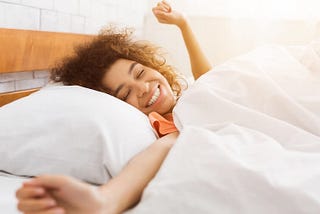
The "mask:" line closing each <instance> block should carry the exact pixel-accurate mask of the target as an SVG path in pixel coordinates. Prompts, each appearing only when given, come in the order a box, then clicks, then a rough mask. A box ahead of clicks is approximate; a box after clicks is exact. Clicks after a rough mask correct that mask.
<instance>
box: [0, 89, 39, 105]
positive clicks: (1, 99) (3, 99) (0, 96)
mask: <svg viewBox="0 0 320 214" xmlns="http://www.w3.org/2000/svg"><path fill="white" fill-rule="evenodd" d="M38 90H39V89H37V88H35V89H29V90H23V91H14V92H8V93H0V107H1V106H3V105H6V104H8V103H11V102H13V101H15V100H17V99H19V98H22V97H25V96H28V95H29V94H31V93H33V92H36V91H38Z"/></svg>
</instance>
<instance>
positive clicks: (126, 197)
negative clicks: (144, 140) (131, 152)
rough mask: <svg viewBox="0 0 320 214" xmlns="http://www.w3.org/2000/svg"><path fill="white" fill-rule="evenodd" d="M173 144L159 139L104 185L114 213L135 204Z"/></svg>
mask: <svg viewBox="0 0 320 214" xmlns="http://www.w3.org/2000/svg"><path fill="white" fill-rule="evenodd" d="M172 145H173V141H171V140H169V141H167V140H163V139H159V140H158V141H156V142H154V143H153V144H152V145H151V146H149V147H148V148H147V149H146V150H144V151H143V152H141V153H139V154H138V155H137V156H135V157H134V158H133V159H132V160H131V161H130V162H129V163H128V165H127V166H126V167H125V168H124V169H123V170H122V171H121V173H120V174H119V175H118V176H116V177H115V178H113V179H112V180H111V181H110V182H108V183H107V184H106V185H104V186H103V187H102V191H103V193H104V194H105V196H106V200H110V198H111V200H112V201H113V202H114V203H113V205H116V206H115V212H114V213H121V212H122V211H124V210H126V209H128V208H130V207H132V206H133V205H135V204H136V203H137V202H138V201H139V200H140V197H141V195H142V192H143V190H144V188H145V187H146V186H147V184H148V183H149V182H150V180H151V179H152V178H153V177H154V176H155V175H156V173H157V172H158V170H159V168H160V166H161V164H162V162H163V161H164V159H165V157H166V156H167V154H168V152H169V151H170V149H171V147H172Z"/></svg>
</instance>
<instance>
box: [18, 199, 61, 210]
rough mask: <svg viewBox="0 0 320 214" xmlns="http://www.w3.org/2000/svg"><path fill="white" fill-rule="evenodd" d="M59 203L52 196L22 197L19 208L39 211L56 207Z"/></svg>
mask: <svg viewBox="0 0 320 214" xmlns="http://www.w3.org/2000/svg"><path fill="white" fill-rule="evenodd" d="M56 205H57V203H56V201H55V200H54V199H52V198H39V199H21V200H19V202H18V205H17V207H18V209H19V210H20V211H23V212H38V211H41V210H47V209H49V208H54V207H55V206H56Z"/></svg>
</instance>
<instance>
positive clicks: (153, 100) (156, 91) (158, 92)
mask: <svg viewBox="0 0 320 214" xmlns="http://www.w3.org/2000/svg"><path fill="white" fill-rule="evenodd" d="M159 96H160V88H157V89H156V90H155V92H154V94H153V95H152V97H151V99H150V101H149V102H148V105H147V107H149V106H151V105H153V104H154V103H155V102H156V101H157V100H158V98H159Z"/></svg>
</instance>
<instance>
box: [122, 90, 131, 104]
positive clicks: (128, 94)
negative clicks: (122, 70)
mask: <svg viewBox="0 0 320 214" xmlns="http://www.w3.org/2000/svg"><path fill="white" fill-rule="evenodd" d="M130 93H131V90H128V91H127V93H126V94H125V95H124V96H123V97H122V98H121V100H123V101H126V100H127V99H128V97H129V96H130Z"/></svg>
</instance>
